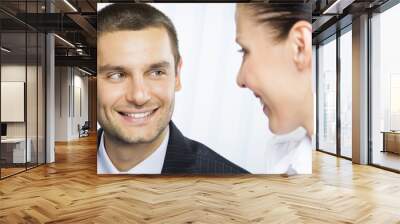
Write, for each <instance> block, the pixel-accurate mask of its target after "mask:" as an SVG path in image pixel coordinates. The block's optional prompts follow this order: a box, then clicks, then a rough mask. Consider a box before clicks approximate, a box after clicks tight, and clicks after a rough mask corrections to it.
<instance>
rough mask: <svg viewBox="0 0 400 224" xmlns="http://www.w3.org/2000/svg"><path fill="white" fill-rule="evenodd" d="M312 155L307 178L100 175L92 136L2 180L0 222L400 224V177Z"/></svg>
mask: <svg viewBox="0 0 400 224" xmlns="http://www.w3.org/2000/svg"><path fill="white" fill-rule="evenodd" d="M313 156H314V165H313V172H314V173H313V175H308V176H292V177H284V176H260V175H259V176H241V177H195V176H186V177H176V176H168V177H165V176H164V177H160V176H157V177H154V176H97V175H96V142H95V137H94V136H92V137H89V138H83V139H82V140H81V141H75V142H71V143H69V144H57V146H56V163H54V164H49V165H45V166H41V167H38V168H35V169H32V170H29V171H27V172H25V173H21V174H18V175H16V176H13V177H10V178H7V179H4V180H2V181H0V223H373V224H376V223H385V224H386V223H400V175H399V174H396V173H392V172H388V171H384V170H380V169H378V168H374V167H370V166H360V165H352V164H351V162H350V161H347V160H343V159H338V158H335V157H333V156H330V155H326V154H323V153H320V152H315V153H314V155H313Z"/></svg>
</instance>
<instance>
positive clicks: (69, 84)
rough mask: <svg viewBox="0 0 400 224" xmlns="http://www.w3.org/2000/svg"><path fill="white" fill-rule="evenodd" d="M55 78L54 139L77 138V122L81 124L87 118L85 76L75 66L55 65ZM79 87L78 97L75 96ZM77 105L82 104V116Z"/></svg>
mask: <svg viewBox="0 0 400 224" xmlns="http://www.w3.org/2000/svg"><path fill="white" fill-rule="evenodd" d="M55 79H56V81H55V86H56V88H55V89H56V91H55V124H56V128H55V129H56V133H55V141H69V140H73V139H77V138H79V135H78V134H79V133H78V124H80V125H81V126H82V125H83V124H84V122H85V121H87V120H88V81H87V77H83V76H82V73H81V72H80V71H79V70H77V69H75V68H71V67H56V77H55ZM79 89H80V90H81V91H80V94H81V97H80V99H79V97H77V96H79V93H78V91H77V90H79ZM79 100H81V103H80V102H79ZM77 105H78V106H79V105H82V116H81V114H80V113H79V108H78V107H77ZM74 110H75V111H74Z"/></svg>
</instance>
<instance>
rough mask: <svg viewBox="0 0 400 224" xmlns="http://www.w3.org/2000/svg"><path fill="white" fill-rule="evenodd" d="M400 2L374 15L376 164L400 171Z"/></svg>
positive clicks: (373, 130) (373, 150) (374, 129)
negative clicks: (399, 27)
mask: <svg viewBox="0 0 400 224" xmlns="http://www.w3.org/2000/svg"><path fill="white" fill-rule="evenodd" d="M399 21H400V5H399V4H398V5H396V6H394V7H393V8H391V9H389V10H387V11H385V12H383V13H381V14H376V15H374V16H373V17H372V20H371V23H372V24H371V25H372V49H371V50H372V55H371V56H372V77H371V78H372V81H371V85H372V86H371V88H372V99H371V104H372V107H371V108H372V111H371V116H372V117H371V119H372V130H371V131H372V152H373V153H372V163H374V164H378V165H381V166H384V167H388V168H392V169H396V170H400V155H399V154H400V111H399V109H400V105H399V104H400V103H399V102H400V63H399V57H398V52H400V44H399V40H400V33H399V32H398V29H396V27H398V22H399Z"/></svg>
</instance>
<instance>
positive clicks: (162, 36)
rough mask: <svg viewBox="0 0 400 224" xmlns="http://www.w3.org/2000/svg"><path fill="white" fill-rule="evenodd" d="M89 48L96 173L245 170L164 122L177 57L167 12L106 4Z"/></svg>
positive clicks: (176, 78)
mask: <svg viewBox="0 0 400 224" xmlns="http://www.w3.org/2000/svg"><path fill="white" fill-rule="evenodd" d="M97 52H98V55H97V69H98V77H97V98H98V122H99V123H100V125H101V127H102V129H100V130H99V132H98V152H97V172H98V173H99V174H124V173H127V174H241V173H248V172H247V171H246V170H244V169H242V168H240V167H238V166H237V165H235V164H233V163H231V162H229V161H228V160H226V159H225V158H223V157H222V156H220V155H218V154H217V153H215V152H214V151H212V150H211V149H209V148H208V147H207V146H205V145H203V144H201V143H199V142H196V141H193V140H191V139H188V138H186V137H184V136H183V135H182V134H181V132H180V131H179V130H178V129H177V127H176V126H175V125H174V124H173V123H172V121H171V117H172V113H173V110H174V102H175V92H176V91H178V90H180V88H181V83H180V70H181V66H182V61H181V58H180V55H179V49H178V39H177V35H176V31H175V28H174V26H173V24H172V23H171V21H170V20H169V18H168V17H166V16H165V15H164V14H163V13H161V12H160V11H159V10H157V9H155V8H154V7H152V6H150V5H147V4H112V5H109V6H107V7H105V8H104V9H102V10H101V11H100V12H99V14H98V43H97Z"/></svg>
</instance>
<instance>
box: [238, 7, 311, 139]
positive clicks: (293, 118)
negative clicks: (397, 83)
mask: <svg viewBox="0 0 400 224" xmlns="http://www.w3.org/2000/svg"><path fill="white" fill-rule="evenodd" d="M235 19H236V41H237V43H238V44H239V45H240V46H241V47H242V50H243V59H242V65H241V67H240V70H239V74H238V76H237V83H238V85H239V86H240V87H246V88H249V89H250V90H251V91H253V93H254V95H255V96H256V97H258V98H259V99H260V101H261V104H262V107H263V111H264V113H265V114H266V115H267V116H268V118H269V128H270V130H271V131H272V132H273V133H275V134H284V133H288V132H290V131H292V130H294V129H296V128H297V127H299V126H302V125H304V120H305V119H306V117H307V113H309V112H311V113H312V108H311V109H310V108H309V107H307V106H306V105H307V104H306V102H305V101H306V98H307V97H308V96H309V94H310V91H311V89H310V88H311V74H308V75H307V74H303V73H304V71H305V70H304V69H299V66H298V64H296V62H297V61H296V60H294V58H295V57H298V55H296V54H297V49H296V43H293V41H295V38H293V40H292V38H291V37H290V34H289V37H288V38H287V39H286V40H282V41H278V40H277V39H276V30H274V29H273V28H272V27H270V26H269V25H266V24H260V23H257V21H256V18H255V16H254V15H253V14H252V12H251V11H250V10H249V9H248V8H246V6H238V7H237V9H236V18H235ZM310 44H311V43H310ZM310 67H311V64H310ZM307 70H308V69H307ZM308 72H309V73H311V69H310V70H309V71H308ZM311 93H312V92H311ZM311 96H312V94H311ZM307 110H311V111H307Z"/></svg>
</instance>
